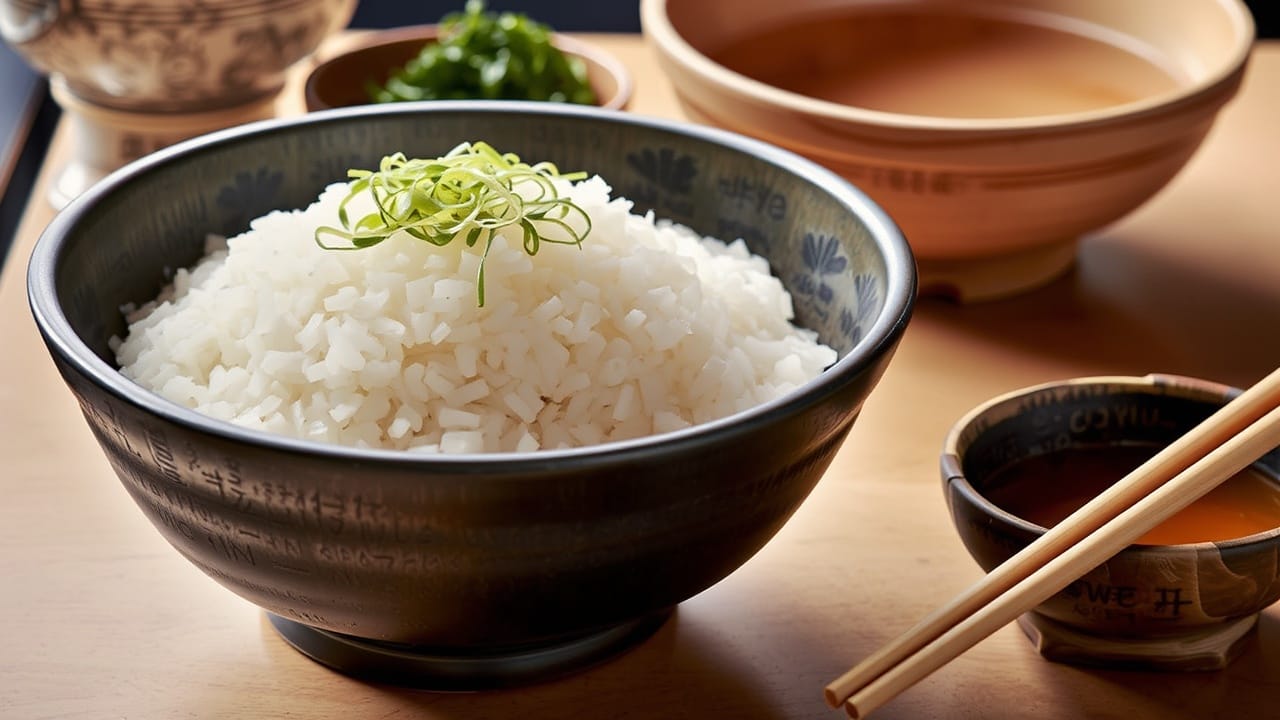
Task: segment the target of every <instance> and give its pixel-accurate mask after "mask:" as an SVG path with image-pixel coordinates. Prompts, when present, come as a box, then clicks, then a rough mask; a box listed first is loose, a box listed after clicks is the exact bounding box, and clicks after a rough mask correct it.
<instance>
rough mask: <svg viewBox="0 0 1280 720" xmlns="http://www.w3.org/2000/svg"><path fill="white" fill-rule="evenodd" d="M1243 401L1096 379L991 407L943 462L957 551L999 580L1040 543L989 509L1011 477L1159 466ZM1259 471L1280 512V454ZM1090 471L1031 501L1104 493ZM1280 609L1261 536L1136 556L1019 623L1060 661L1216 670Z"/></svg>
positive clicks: (1277, 577) (1272, 546) (960, 425)
mask: <svg viewBox="0 0 1280 720" xmlns="http://www.w3.org/2000/svg"><path fill="white" fill-rule="evenodd" d="M1238 392H1239V391H1237V390H1234V389H1232V388H1229V387H1227V386H1224V385H1220V384H1217V383H1211V382H1206V381H1203V380H1195V379H1191V378H1184V377H1178V376H1164V375H1150V376H1146V377H1092V378H1078V379H1074V380H1069V381H1064V382H1056V383H1048V384H1045V385H1039V386H1036V387H1031V388H1026V389H1023V390H1017V391H1014V392H1011V393H1008V394H1006V395H1003V396H1001V397H997V398H994V399H992V400H990V401H988V402H986V403H983V404H982V405H980V406H978V407H977V408H974V409H973V410H972V411H971V412H970V413H968V414H967V415H966V416H965V417H964V418H962V419H961V420H960V421H959V422H957V423H956V425H955V426H954V427H953V428H952V430H951V432H950V434H949V435H948V437H947V439H946V441H945V447H944V450H943V454H942V481H943V490H944V492H945V493H946V498H947V503H948V505H949V507H950V509H951V515H952V519H953V520H954V522H955V526H956V529H957V531H958V532H959V535H960V539H961V540H962V541H963V542H964V545H965V547H966V548H967V549H968V550H969V553H970V554H971V555H972V556H973V557H974V559H975V560H976V561H977V562H978V564H979V565H980V566H981V567H982V568H983V569H984V570H987V571H990V570H992V569H994V568H995V567H997V566H998V565H1000V564H1001V563H1002V562H1004V561H1005V560H1007V559H1009V558H1010V557H1012V556H1013V555H1014V554H1016V553H1017V552H1018V551H1020V550H1022V549H1023V548H1024V547H1026V546H1027V545H1029V544H1031V543H1032V542H1034V541H1035V540H1036V539H1037V538H1039V537H1040V536H1041V535H1043V534H1044V532H1045V528H1044V527H1043V526H1041V525H1038V524H1037V523H1035V522H1033V521H1031V520H1028V519H1026V518H1024V517H1022V516H1019V515H1015V514H1014V513H1013V512H1011V511H1010V510H1009V509H1008V506H1007V505H1006V504H1002V503H1001V502H997V501H996V500H994V499H993V498H998V497H1007V490H1002V489H1001V487H1000V485H1001V483H1003V482H1005V481H1004V480H1002V479H1001V478H1004V477H1008V476H1007V475H1006V474H1005V473H1006V472H1007V470H1008V469H1009V468H1010V467H1014V466H1017V465H1019V464H1020V463H1027V462H1029V461H1032V460H1034V458H1035V457H1037V456H1039V455H1041V454H1044V453H1047V452H1054V451H1062V450H1069V449H1078V450H1079V451H1081V452H1086V453H1087V452H1097V451H1098V450H1099V449H1100V448H1102V449H1105V448H1107V447H1114V446H1121V445H1123V446H1128V447H1130V448H1143V449H1146V450H1147V451H1149V452H1150V453H1151V454H1154V452H1155V451H1156V450H1158V449H1160V448H1163V447H1165V446H1167V445H1169V444H1170V443H1172V442H1173V441H1174V440H1176V439H1177V438H1178V437H1180V436H1181V435H1183V434H1184V433H1186V432H1187V431H1189V430H1190V429H1192V428H1193V427H1195V426H1196V425H1197V424H1199V423H1200V422H1201V421H1203V420H1204V419H1205V418H1207V417H1208V416H1209V415H1210V414H1212V413H1213V412H1214V411H1216V410H1218V409H1219V408H1221V407H1222V406H1223V405H1225V404H1226V403H1227V402H1228V401H1230V399H1231V398H1232V397H1234V396H1235V395H1236V394H1237V393H1238ZM1035 467H1036V468H1037V469H1041V468H1042V465H1039V464H1037V465H1035ZM1254 470H1255V471H1256V472H1257V473H1259V477H1260V478H1265V479H1266V482H1268V483H1270V485H1271V486H1272V487H1273V489H1274V492H1275V497H1276V498H1277V502H1280V448H1277V449H1276V450H1274V451H1272V452H1271V453H1269V454H1267V455H1266V456H1265V457H1263V458H1262V459H1261V460H1259V461H1258V462H1257V463H1255V465H1254ZM1089 472H1101V471H1100V470H1098V469H1096V468H1091V469H1089V470H1081V471H1080V472H1078V473H1076V474H1073V475H1068V474H1067V473H1057V472H1054V473H1047V472H1046V473H1045V474H1038V475H1035V476H1033V477H1030V478H1027V479H1026V480H1023V481H1022V482H1029V483H1034V487H1033V488H1028V490H1034V491H1035V492H1036V493H1037V494H1038V495H1039V497H1040V499H1041V500H1040V501H1043V502H1053V500H1051V499H1050V498H1054V497H1057V496H1061V495H1063V494H1064V493H1065V494H1069V493H1070V488H1068V487H1055V486H1054V485H1053V483H1062V484H1064V485H1066V484H1078V486H1082V487H1097V483H1096V481H1095V480H1094V479H1093V478H1091V477H1089V476H1088V473H1089ZM1002 493H1004V494H1002ZM1192 517H1195V516H1192ZM1200 517H1204V516H1200ZM1259 522H1260V521H1259ZM1165 532H1169V531H1167V530H1166V531H1165ZM1197 532H1200V531H1199V530H1197ZM1209 534H1211V533H1209ZM1205 536H1206V537H1207V536H1208V535H1207V534H1206V535H1205ZM1278 599H1280V527H1275V528H1269V529H1268V528H1262V529H1261V530H1260V531H1258V532H1254V533H1251V534H1247V535H1244V536H1241V537H1221V538H1220V539H1218V540H1216V541H1211V542H1210V541H1206V542H1194V543H1185V544H1176V545H1164V544H1134V545H1131V546H1129V547H1127V548H1125V549H1124V550H1121V551H1120V552H1119V553H1118V554H1116V555H1115V556H1114V557H1112V558H1111V559H1109V560H1107V561H1106V562H1104V563H1102V564H1101V565H1100V566H1098V567H1097V568H1095V569H1093V570H1091V571H1090V572H1088V573H1087V574H1085V575H1084V576H1083V577H1081V578H1079V579H1078V580H1076V581H1075V582H1072V583H1071V584H1070V585H1068V586H1067V587H1066V588H1065V589H1063V590H1062V591H1061V592H1059V593H1057V594H1056V595H1054V596H1053V597H1051V598H1050V599H1049V600H1047V601H1045V602H1044V603H1043V604H1041V605H1039V606H1037V607H1036V608H1035V609H1034V610H1033V611H1032V612H1030V613H1027V614H1026V615H1024V616H1023V617H1022V618H1021V619H1020V624H1021V625H1022V627H1023V629H1024V630H1025V631H1026V632H1027V634H1028V635H1029V636H1030V637H1031V638H1032V639H1033V640H1034V641H1035V642H1036V643H1037V647H1038V648H1039V649H1040V652H1041V653H1042V654H1043V655H1045V656H1046V657H1048V658H1051V659H1054V660H1061V661H1064V662H1072V663H1080V664H1090V665H1104V666H1109V667H1126V668H1145V669H1157V670H1203V669H1218V668H1221V667H1223V666H1225V665H1226V664H1227V663H1229V662H1230V661H1231V660H1232V659H1234V658H1235V657H1236V656H1237V655H1238V654H1239V652H1240V650H1241V649H1242V648H1243V647H1244V645H1245V644H1246V643H1247V642H1248V641H1249V640H1250V639H1251V638H1252V637H1253V632H1252V631H1253V629H1254V627H1255V626H1256V624H1257V621H1258V613H1259V612H1261V611H1262V610H1263V609H1265V608H1267V607H1268V606H1270V605H1271V604H1273V603H1274V602H1276V600H1278Z"/></svg>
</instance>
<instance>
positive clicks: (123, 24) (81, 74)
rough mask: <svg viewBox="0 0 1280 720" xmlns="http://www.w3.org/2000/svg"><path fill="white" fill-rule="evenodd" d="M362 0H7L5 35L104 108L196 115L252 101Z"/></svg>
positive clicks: (2, 14)
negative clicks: (157, 0)
mask: <svg viewBox="0 0 1280 720" xmlns="http://www.w3.org/2000/svg"><path fill="white" fill-rule="evenodd" d="M355 4H356V3H355V0H166V2H161V3H157V2H150V1H149V0H115V1H113V0H0V36H2V37H3V38H4V40H5V42H7V43H8V44H10V45H11V46H12V47H13V48H14V50H15V51H17V52H18V53H19V54H20V55H22V56H23V58H25V59H26V60H27V61H28V62H29V63H31V65H32V66H34V67H35V68H37V69H38V70H40V71H42V72H46V73H49V74H51V75H53V76H54V77H56V78H60V79H62V81H63V82H65V85H66V88H67V90H68V91H69V92H70V93H71V94H72V95H73V96H75V97H76V98H78V99H80V100H82V101H84V102H87V103H91V104H93V105H96V106H100V107H102V108H107V109H112V110H123V111H130V112H146V113H195V112H207V111H213V110H220V109H225V108H230V107H236V106H240V105H245V104H249V103H253V102H255V101H257V100H261V99H262V98H265V97H268V96H271V95H273V94H275V93H277V92H279V90H280V89H281V88H282V87H283V84H284V78H285V72H286V71H287V70H288V69H289V67H290V66H292V65H293V64H294V63H296V62H298V61H299V60H301V59H303V58H305V57H306V56H307V55H309V54H310V53H311V52H312V51H314V50H315V49H316V48H317V47H318V46H319V45H320V42H321V41H322V40H324V39H325V38H326V37H328V36H329V35H331V34H333V33H334V32H336V31H337V30H339V29H341V28H343V27H345V26H346V24H347V22H348V21H349V20H350V19H351V14H352V12H353V11H354V9H355Z"/></svg>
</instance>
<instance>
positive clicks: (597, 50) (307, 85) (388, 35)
mask: <svg viewBox="0 0 1280 720" xmlns="http://www.w3.org/2000/svg"><path fill="white" fill-rule="evenodd" d="M439 35H440V25H439V24H438V23H432V24H427V25H405V26H401V27H395V28H389V29H386V30H368V31H363V32H361V33H360V34H358V35H355V36H354V37H353V38H352V39H351V40H350V41H349V43H346V44H343V45H341V46H340V47H337V48H334V49H332V50H330V51H329V52H325V53H322V54H321V60H320V62H319V63H317V64H316V65H315V66H314V67H312V68H311V70H310V71H308V72H307V76H306V79H305V80H303V83H302V99H303V102H304V104H305V105H306V106H307V111H308V112H318V111H320V110H329V109H333V107H334V106H330V105H328V104H325V106H324V107H323V108H316V109H315V110H312V109H311V98H312V97H317V96H316V95H315V82H316V78H318V77H319V76H320V75H322V74H323V73H325V72H326V71H328V70H330V69H332V68H333V67H335V66H337V65H339V64H341V63H343V62H345V61H346V60H349V59H350V57H351V56H352V55H354V54H356V53H362V52H365V51H368V50H372V49H374V48H379V47H384V46H387V45H395V44H398V43H403V42H409V41H421V42H422V43H423V44H426V43H428V42H432V41H434V40H435V39H436V38H438V37H439ZM551 44H552V45H554V46H555V47H556V48H558V49H559V50H560V51H561V52H564V53H566V54H569V55H576V56H577V57H579V58H581V59H582V60H584V61H586V62H588V63H591V64H595V65H597V66H599V67H600V68H602V69H603V70H604V71H605V72H606V73H608V75H609V76H610V77H612V78H613V81H614V83H616V84H617V86H618V89H617V91H616V92H615V93H614V94H613V96H612V97H610V98H609V99H608V101H607V102H603V103H597V104H596V105H595V107H600V108H605V109H608V110H623V109H625V108H626V107H627V105H629V104H630V103H631V97H632V95H633V94H634V93H635V78H634V76H633V75H632V74H631V70H630V69H629V68H628V67H627V66H626V64H624V63H623V62H622V61H621V60H620V59H619V58H618V57H617V56H616V55H614V54H613V53H611V52H609V51H607V50H605V49H604V48H602V47H600V46H599V45H595V44H593V43H591V42H588V41H586V40H580V39H578V38H575V37H571V36H569V35H565V34H564V33H560V32H554V31H553V32H552V33H551ZM348 107H350V106H348Z"/></svg>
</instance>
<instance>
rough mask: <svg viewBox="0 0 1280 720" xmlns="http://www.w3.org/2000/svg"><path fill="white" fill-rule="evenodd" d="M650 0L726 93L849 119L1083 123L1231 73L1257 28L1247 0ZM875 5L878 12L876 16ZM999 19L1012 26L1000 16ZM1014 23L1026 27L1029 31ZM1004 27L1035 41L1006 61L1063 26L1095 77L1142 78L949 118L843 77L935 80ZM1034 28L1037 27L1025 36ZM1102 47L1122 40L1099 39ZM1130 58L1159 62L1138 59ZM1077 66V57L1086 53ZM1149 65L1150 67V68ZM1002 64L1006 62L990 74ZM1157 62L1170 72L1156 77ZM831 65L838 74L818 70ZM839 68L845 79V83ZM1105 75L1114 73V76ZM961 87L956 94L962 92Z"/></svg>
mask: <svg viewBox="0 0 1280 720" xmlns="http://www.w3.org/2000/svg"><path fill="white" fill-rule="evenodd" d="M644 4H645V5H646V8H645V12H644V16H643V17H644V19H645V23H646V32H648V33H649V35H650V36H651V37H653V38H654V39H655V41H656V42H657V44H658V45H659V46H660V47H662V48H663V49H664V50H665V51H666V52H668V53H670V54H672V55H673V56H674V57H676V62H678V63H680V64H682V65H684V66H686V67H687V69H688V70H689V71H690V72H694V73H697V74H700V75H702V76H704V77H706V78H708V79H709V80H710V81H711V82H713V83H715V84H717V85H722V86H724V87H726V88H729V89H730V91H731V92H734V93H738V94H742V95H747V96H754V97H759V98H761V99H763V100H765V101H767V102H770V103H774V104H777V105H779V106H782V107H789V108H793V109H797V110H801V111H803V112H806V113H813V114H816V115H823V116H832V117H839V118H842V119H844V120H853V119H858V120H861V121H863V122H869V123H873V122H878V123H888V124H893V123H896V122H910V123H913V124H919V125H923V126H945V127H952V126H954V127H967V128H970V129H972V128H974V127H980V126H989V127H999V126H1001V125H1009V124H1011V123H1012V124H1026V123H1027V122H1028V119H1029V118H1031V117H1036V118H1038V119H1036V120H1035V121H1034V122H1035V123H1036V124H1049V123H1054V122H1077V121H1080V120H1083V119H1085V118H1102V117H1109V116H1115V115H1118V114H1123V113H1126V112H1131V111H1134V110H1137V109H1139V108H1142V107H1153V106H1156V105H1159V104H1162V103H1167V102H1169V101H1171V100H1173V99H1175V98H1179V97H1185V96H1187V95H1190V94H1193V93H1194V92H1196V91H1200V90H1203V89H1205V88H1206V87H1208V86H1209V85H1212V84H1213V83H1216V82H1219V81H1221V80H1222V79H1223V78H1224V77H1226V76H1227V75H1229V74H1230V73H1231V72H1232V71H1233V70H1234V69H1235V68H1237V67H1238V66H1240V65H1241V64H1242V63H1243V62H1244V59H1245V57H1246V56H1247V54H1248V51H1249V47H1250V45H1251V42H1252V37H1253V24H1252V20H1251V18H1250V15H1249V13H1248V10H1247V9H1246V8H1244V6H1243V5H1242V4H1241V3H1239V2H1238V1H1237V0H1194V1H1191V2H1185V3H1179V4H1178V5H1177V7H1176V8H1174V7H1173V6H1170V5H1168V4H1167V3H1162V2H1160V1H1159V0H1136V1H1135V2H1132V3H1124V4H1116V3H1104V2H1089V3H1079V2H1071V1H1070V0H1001V1H1000V2H991V1H985V0H984V1H983V2H977V3H965V4H964V5H963V8H961V7H960V4H959V3H954V2H948V1H946V0H912V1H911V2H906V3H892V4H891V3H884V2H877V1H876V0H861V1H855V2H830V1H829V0H798V1H797V2H793V3H787V4H778V3H771V2H767V1H766V0H745V1H744V2H742V3H738V2H727V1H724V0H711V1H709V2H703V1H702V0H645V3H644ZM859 13H861V14H862V15H861V16H860V15H859ZM887 13H893V15H888V14H887ZM873 18H879V19H878V20H876V22H871V20H872V19H873ZM975 20H984V21H987V20H994V21H999V22H1000V23H1001V24H1002V25H1001V26H997V25H994V24H983V25H981V26H979V25H978V24H975ZM1003 24H1007V27H1003V29H1002V26H1003ZM895 28H896V29H895ZM1019 28H1021V29H1022V30H1023V31H1025V32H1026V33H1027V35H1028V36H1027V37H1021V36H1020V33H1019V32H1018V29H1019ZM1000 33H1007V35H1008V37H1006V38H1005V41H1002V42H1001V43H997V44H996V45H995V47H1003V48H1007V50H1003V51H1001V52H1009V53H1014V52H1018V50H1017V48H1019V47H1020V46H1026V49H1027V53H1026V55H1025V57H1024V58H1023V60H1021V61H1019V60H1016V59H1013V56H1012V55H1010V56H1009V57H1010V59H1011V61H1010V62H1006V63H1004V66H1008V65H1014V66H1017V65H1019V64H1025V63H1026V61H1027V60H1028V59H1031V58H1032V55H1033V52H1032V51H1034V48H1035V47H1037V46H1038V47H1053V46H1055V45H1063V43H1062V42H1061V38H1059V39H1058V40H1054V38H1055V37H1057V36H1061V35H1065V36H1067V37H1071V38H1082V39H1083V41H1087V42H1089V43H1090V45H1091V46H1097V47H1096V48H1095V50H1094V51H1092V52H1090V53H1087V54H1083V55H1079V56H1078V57H1088V58H1090V59H1091V62H1092V63H1096V65H1097V66H1096V67H1094V68H1091V69H1089V70H1088V71H1087V72H1083V73H1081V74H1083V75H1087V76H1089V77H1092V78H1093V79H1094V82H1095V84H1096V85H1098V86H1102V85H1106V84H1109V83H1114V82H1116V81H1117V76H1119V75H1121V74H1133V77H1132V78H1130V80H1131V82H1129V83H1128V85H1130V86H1132V88H1135V89H1136V88H1141V89H1142V91H1141V92H1138V91H1136V90H1135V92H1134V93H1133V94H1132V96H1129V95H1126V96H1125V97H1124V98H1121V97H1119V96H1117V97H1116V98H1114V102H1100V104H1099V106H1098V107H1096V108H1089V109H1083V108H1082V109H1078V110H1073V109H1069V108H1067V107H1057V105H1055V104H1050V105H1046V106H1045V107H1044V108H1042V109H1039V110H1032V109H1031V108H1032V107H1035V105H1034V104H1032V103H1030V102H1029V101H1028V102H1025V103H1020V104H1019V105H1020V106H1021V105H1025V106H1026V109H1024V110H1019V111H1014V110H1007V111H1005V110H1000V109H998V108H993V109H991V110H989V111H984V112H989V113H990V114H991V116H990V117H984V116H983V112H979V114H978V115H975V116H965V115H964V114H961V115H957V116H955V117H949V116H948V115H947V114H946V113H933V112H925V111H916V110H913V109H911V107H910V106H907V107H905V108H904V109H899V110H887V109H885V108H882V107H876V106H874V105H865V106H864V105H863V104H861V103H859V102H858V100H857V98H858V97H859V93H861V96H862V97H871V96H872V95H869V94H868V92H867V91H866V88H869V87H870V84H867V85H865V86H864V88H863V89H861V90H859V91H857V92H850V91H849V89H848V88H849V87H850V84H849V78H861V77H863V76H866V77H872V76H878V75H879V74H883V73H885V72H889V71H890V69H892V72H894V73H896V74H895V75H894V76H893V77H892V78H889V79H888V80H886V81H885V82H884V83H883V86H886V87H890V88H898V90H893V91H892V92H878V93H874V96H877V97H878V96H886V97H887V96H891V95H895V94H896V95H899V96H901V95H905V93H902V92H901V91H900V88H902V87H904V86H907V85H909V84H910V82H920V83H927V82H931V80H930V78H931V75H937V74H939V73H940V72H949V71H950V70H949V69H948V68H954V67H956V66H957V65H959V64H960V59H961V58H963V60H964V62H965V63H967V64H973V65H975V66H980V67H985V66H981V62H982V59H981V58H980V57H979V56H978V55H977V53H967V54H966V48H970V47H976V46H977V45H978V42H977V41H976V40H975V38H981V37H984V36H994V35H995V34H1000ZM1031 34H1035V35H1036V36H1037V37H1035V38H1033V37H1030V35H1031ZM1040 35H1043V36H1044V37H1043V38H1040V37H1039V36H1040ZM850 38H853V39H852V40H851V39H850ZM1063 46H1064V47H1065V45H1063ZM1081 47H1083V45H1081ZM1104 47H1105V48H1112V49H1114V50H1119V51H1121V52H1111V53H1100V52H1098V50H1100V49H1102V48H1104ZM957 53H959V54H957ZM948 58H951V59H950V60H948ZM1134 59H1137V60H1139V61H1141V63H1140V64H1142V65H1149V66H1151V67H1149V68H1147V70H1145V71H1143V70H1142V68H1139V67H1137V63H1134V62H1133V61H1134ZM1117 63H1119V64H1117ZM1075 65H1076V67H1077V68H1079V67H1081V65H1082V64H1081V63H1076V64H1075ZM1004 66H999V67H997V66H992V67H991V68H985V70H986V71H987V75H990V76H992V77H999V78H1002V79H1004V80H1008V79H1010V78H1014V77H1016V76H1017V73H1016V72H1014V71H1009V72H1004V70H1005V67H1004ZM1152 69H1154V70H1155V73H1154V74H1153V73H1152V72H1149V71H1150V70H1152ZM872 70H874V72H871V71H872ZM996 70H999V72H997V73H995V74H994V75H991V73H992V72H994V71H996ZM1139 71H1142V73H1141V77H1143V78H1146V80H1145V81H1144V82H1139V81H1138V77H1139V75H1138V73H1139ZM957 72H968V69H964V70H962V71H957ZM1059 72H1065V71H1063V70H1059ZM973 74H975V75H976V73H973ZM1157 74H1158V75H1160V76H1162V77H1163V78H1164V80H1166V81H1167V82H1160V81H1158V80H1159V79H1158V78H1156V77H1155V75H1157ZM1148 76H1149V77H1148ZM823 77H825V78H827V79H828V80H830V82H823V83H819V82H816V81H815V78H823ZM835 78H845V79H844V80H841V81H840V82H838V83H837V82H836V81H835ZM1098 78H1105V79H1106V82H1102V81H1100V80H1098ZM1028 80H1030V79H1028ZM1034 82H1035V83H1039V84H1040V85H1042V86H1052V85H1053V83H1054V82H1056V80H1055V78H1054V76H1053V75H1049V74H1045V73H1040V74H1037V75H1036V78H1035V79H1034ZM1073 82H1074V81H1073ZM934 85H936V86H937V87H933V86H934ZM927 87H931V88H933V89H934V90H936V91H937V92H938V93H940V94H944V95H945V94H951V95H955V93H954V92H953V91H949V90H947V87H948V84H947V83H946V82H941V81H939V82H936V83H933V84H932V85H928V86H927ZM833 88H842V89H833ZM979 89H980V88H979ZM1035 94H1036V93H1035V92H1025V93H1020V95H1023V96H1027V95H1035ZM953 100H955V101H957V102H959V101H962V100H963V98H961V97H955V98H953ZM1039 116H1043V118H1040V117H1039ZM906 118H913V119H912V120H906ZM926 118H927V120H926ZM1049 118H1052V119H1049Z"/></svg>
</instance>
